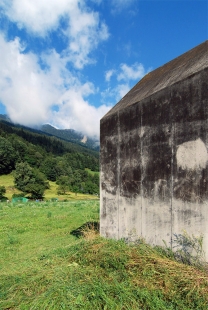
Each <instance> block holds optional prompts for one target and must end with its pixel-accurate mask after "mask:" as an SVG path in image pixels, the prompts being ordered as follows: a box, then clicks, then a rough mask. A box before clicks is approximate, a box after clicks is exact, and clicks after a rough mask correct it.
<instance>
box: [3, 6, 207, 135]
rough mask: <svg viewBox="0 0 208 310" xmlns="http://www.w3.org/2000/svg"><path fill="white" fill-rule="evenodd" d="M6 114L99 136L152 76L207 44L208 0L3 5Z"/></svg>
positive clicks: (17, 119) (16, 119)
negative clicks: (107, 119)
mask: <svg viewBox="0 0 208 310" xmlns="http://www.w3.org/2000/svg"><path fill="white" fill-rule="evenodd" d="M0 21H1V22H0V65H1V70H0V113H3V114H4V113H6V114H8V115H9V116H10V118H11V119H12V120H13V121H14V122H17V123H21V124H23V125H27V126H36V125H40V124H43V123H50V124H52V125H54V126H56V127H58V128H73V129H76V130H79V131H82V132H84V133H86V134H87V135H90V136H93V135H96V136H98V135H99V121H100V118H101V117H103V116H104V114H105V113H107V111H108V110H109V109H110V108H111V107H112V106H113V105H115V104H116V103H117V102H118V101H119V100H120V99H121V98H122V97H123V96H124V95H125V94H126V93H127V92H128V91H129V90H130V89H131V88H132V87H133V86H134V85H135V84H136V83H137V82H138V81H139V80H140V79H141V78H142V77H143V76H144V75H145V74H146V73H147V72H149V71H151V70H154V69H156V68H157V67H159V66H161V65H163V64H165V63H166V62H168V61H170V60H172V59H173V58H175V57H177V56H179V55H181V54H182V53H184V52H186V51H188V50H189V49H191V48H193V47H195V46H196V45H198V44H200V43H202V42H204V41H205V40H207V37H208V2H207V0H206V1H205V0H163V1H160V0H85V1H84V0H0Z"/></svg>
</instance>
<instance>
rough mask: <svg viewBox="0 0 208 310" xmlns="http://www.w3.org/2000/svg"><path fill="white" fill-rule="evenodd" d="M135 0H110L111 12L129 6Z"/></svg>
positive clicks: (116, 11)
mask: <svg viewBox="0 0 208 310" xmlns="http://www.w3.org/2000/svg"><path fill="white" fill-rule="evenodd" d="M136 1H137V0H111V6H112V13H118V12H120V11H122V10H123V9H126V8H128V7H130V6H131V5H132V4H133V3H135V2H136Z"/></svg>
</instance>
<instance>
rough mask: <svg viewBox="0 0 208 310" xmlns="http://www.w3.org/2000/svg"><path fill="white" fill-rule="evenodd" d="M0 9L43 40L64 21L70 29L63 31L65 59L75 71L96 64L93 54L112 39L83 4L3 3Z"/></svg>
mask: <svg viewBox="0 0 208 310" xmlns="http://www.w3.org/2000/svg"><path fill="white" fill-rule="evenodd" d="M0 8H2V12H3V13H4V14H5V15H7V17H8V18H9V19H10V20H11V21H12V22H15V23H17V25H18V27H19V28H25V29H26V30H27V31H28V32H29V33H31V34H33V35H36V36H41V37H47V35H48V34H49V33H50V31H53V30H57V29H58V27H59V26H60V21H61V19H63V18H64V19H65V21H66V25H68V26H66V29H65V31H62V34H63V35H64V36H65V39H66V40H68V47H67V48H66V50H65V53H64V55H65V57H67V59H68V61H71V62H72V63H73V64H74V66H75V67H76V68H82V67H83V66H84V65H86V64H88V63H91V62H93V61H94V60H92V59H90V57H89V54H90V52H91V51H92V50H93V49H94V48H96V47H97V45H98V44H99V42H101V41H103V40H106V39H107V38H108V36H109V33H108V28H107V26H106V24H105V23H103V22H100V19H99V14H98V13H96V12H94V11H92V10H90V9H89V7H87V6H86V5H85V1H84V0H0Z"/></svg>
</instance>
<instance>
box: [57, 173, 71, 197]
mask: <svg viewBox="0 0 208 310" xmlns="http://www.w3.org/2000/svg"><path fill="white" fill-rule="evenodd" d="M56 183H57V184H58V188H57V193H58V194H59V195H62V194H66V192H67V191H69V190H70V185H71V179H70V177H68V176H65V175H62V176H61V177H59V179H58V180H57V182H56Z"/></svg>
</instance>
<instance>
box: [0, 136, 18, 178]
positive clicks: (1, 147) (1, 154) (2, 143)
mask: <svg viewBox="0 0 208 310" xmlns="http://www.w3.org/2000/svg"><path fill="white" fill-rule="evenodd" d="M16 159H17V155H16V152H15V150H14V148H13V147H12V144H11V143H10V142H9V141H8V140H7V139H5V138H3V137H0V175H2V174H8V173H10V172H11V171H12V170H14V168H15V162H16Z"/></svg>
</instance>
